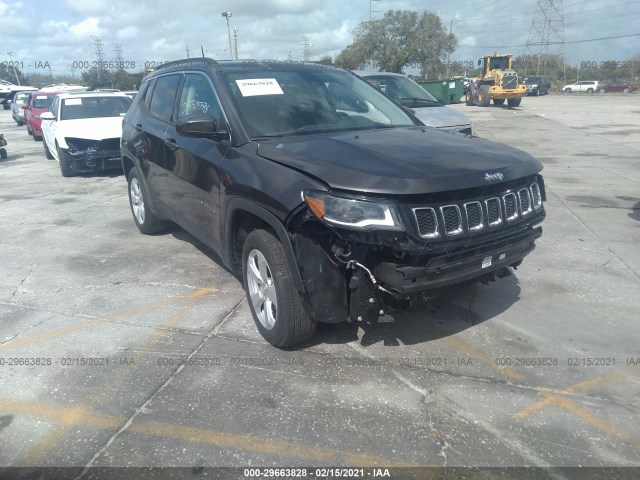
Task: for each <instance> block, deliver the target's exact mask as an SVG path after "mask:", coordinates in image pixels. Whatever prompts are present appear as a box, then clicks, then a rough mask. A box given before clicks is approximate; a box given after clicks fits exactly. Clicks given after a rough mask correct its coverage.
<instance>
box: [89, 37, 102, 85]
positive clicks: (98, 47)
mask: <svg viewBox="0 0 640 480" xmlns="http://www.w3.org/2000/svg"><path fill="white" fill-rule="evenodd" d="M91 39H92V40H93V42H92V43H91V46H92V47H93V55H94V56H95V57H96V61H97V63H98V68H97V71H98V72H97V73H98V87H101V86H102V84H101V80H102V79H101V78H100V77H101V76H102V75H101V72H102V71H103V70H104V52H103V51H102V37H101V36H98V35H91Z"/></svg>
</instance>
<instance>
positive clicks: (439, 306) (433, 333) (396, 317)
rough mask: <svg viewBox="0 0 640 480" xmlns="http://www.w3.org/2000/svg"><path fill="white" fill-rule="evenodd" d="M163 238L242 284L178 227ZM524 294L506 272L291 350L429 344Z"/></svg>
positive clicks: (326, 326)
mask: <svg viewBox="0 0 640 480" xmlns="http://www.w3.org/2000/svg"><path fill="white" fill-rule="evenodd" d="M164 234H170V235H172V236H173V237H174V238H176V239H177V240H180V241H182V242H188V243H190V244H191V245H193V246H194V247H196V248H197V249H198V250H200V251H201V252H202V253H203V254H204V255H206V256H207V257H208V258H209V259H210V260H211V261H213V262H215V263H216V264H217V265H218V266H219V267H221V268H224V270H225V271H227V272H228V273H229V274H230V275H232V276H233V277H234V278H236V279H237V280H238V281H239V282H240V283H242V278H241V277H240V276H239V275H237V273H236V272H232V271H230V270H229V269H228V268H227V267H226V266H225V265H224V263H223V262H222V260H221V258H220V256H218V254H217V253H215V252H214V251H213V250H212V249H211V248H209V247H208V246H206V245H205V244H204V243H202V242H201V241H200V240H198V239H197V238H195V237H194V236H192V235H191V234H190V233H188V232H187V231H186V230H184V229H183V228H181V227H180V226H179V225H177V224H175V223H171V224H170V227H169V228H168V229H167V230H166V231H165V232H164ZM520 290H521V289H520V283H519V281H518V277H517V276H516V275H515V274H514V273H513V271H512V270H511V269H505V270H504V274H503V276H502V278H496V281H495V282H489V283H488V284H483V283H473V282H467V283H463V284H460V285H455V286H453V287H451V288H450V289H448V290H446V291H444V292H443V293H442V295H440V296H439V297H437V298H435V299H433V300H430V301H428V302H426V303H424V304H422V305H420V306H416V307H414V308H413V309H412V310H409V311H395V312H390V313H388V314H385V315H383V316H382V317H381V319H380V320H379V321H378V322H351V323H347V322H342V323H334V324H330V323H318V327H317V330H316V334H315V335H314V336H313V337H312V338H311V339H310V340H308V341H307V342H304V343H301V344H298V345H295V346H293V347H291V348H290V349H287V350H302V349H305V348H309V347H314V346H317V345H320V344H347V343H350V342H354V341H357V343H358V344H359V345H360V346H363V347H368V346H370V345H374V344H378V343H382V344H383V345H385V346H400V345H415V344H420V343H426V342H429V341H432V340H437V339H439V338H444V337H448V336H451V335H455V334H456V333H458V332H461V331H463V330H467V329H468V328H471V327H473V326H475V325H478V324H481V323H483V322H485V321H487V320H490V319H492V318H494V317H496V316H498V315H500V314H501V313H503V312H505V311H506V310H508V309H509V308H510V307H511V306H512V305H513V304H515V303H516V302H517V301H518V300H519V298H520Z"/></svg>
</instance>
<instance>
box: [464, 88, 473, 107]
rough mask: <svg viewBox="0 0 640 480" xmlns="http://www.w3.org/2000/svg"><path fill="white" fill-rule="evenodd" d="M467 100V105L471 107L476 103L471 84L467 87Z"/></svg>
mask: <svg viewBox="0 0 640 480" xmlns="http://www.w3.org/2000/svg"><path fill="white" fill-rule="evenodd" d="M465 101H466V104H467V106H469V107H473V106H474V105H475V103H474V102H473V92H472V90H471V86H469V88H467V92H466V93H465Z"/></svg>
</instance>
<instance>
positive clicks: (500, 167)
mask: <svg viewBox="0 0 640 480" xmlns="http://www.w3.org/2000/svg"><path fill="white" fill-rule="evenodd" d="M258 155H260V156H261V157H264V158H267V159H269V160H272V161H274V162H278V163H280V164H283V165H287V166H289V167H292V168H295V169H297V170H299V171H301V172H305V173H307V174H309V175H311V176H313V177H315V178H317V179H319V180H321V181H323V182H324V183H326V184H327V185H328V186H329V187H330V188H332V189H340V190H350V191H356V192H362V193H378V194H388V195H394V194H395V195H398V194H421V193H436V192H444V191H451V190H460V189H464V188H472V187H481V186H487V185H491V184H492V183H500V182H506V181H509V180H515V179H518V178H522V177H526V176H528V175H532V174H535V173H538V172H540V171H541V170H542V164H541V163H540V162H539V161H538V160H536V159H535V158H534V157H532V156H531V155H529V154H528V153H526V152H523V151H522V150H518V149H517V148H513V147H509V146H506V145H502V144H500V143H496V142H491V141H489V140H484V139H481V138H478V137H470V136H463V135H459V134H455V133H447V132H441V131H437V130H435V129H432V128H423V127H417V128H416V127H409V128H386V129H379V130H367V131H362V132H349V133H335V134H323V135H319V134H314V135H303V136H292V137H283V138H280V139H278V140H277V141H276V140H273V141H271V140H269V141H266V142H261V143H260V144H259V145H258ZM487 174H489V175H487Z"/></svg>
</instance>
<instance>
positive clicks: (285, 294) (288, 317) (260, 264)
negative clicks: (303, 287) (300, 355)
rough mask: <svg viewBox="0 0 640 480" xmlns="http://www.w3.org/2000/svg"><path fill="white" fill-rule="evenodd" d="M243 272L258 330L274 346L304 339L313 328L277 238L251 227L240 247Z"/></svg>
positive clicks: (291, 343)
mask: <svg viewBox="0 0 640 480" xmlns="http://www.w3.org/2000/svg"><path fill="white" fill-rule="evenodd" d="M242 272H243V280H244V288H245V291H246V292H247V300H248V301H249V308H250V309H251V313H252V314H253V319H254V321H255V323H256V326H257V328H258V331H259V332H260V334H261V335H262V336H263V338H264V339H265V340H266V341H267V342H269V343H270V344H271V345H273V346H274V347H286V346H289V345H293V344H296V343H300V342H303V341H304V340H307V339H308V338H310V337H311V336H312V335H313V334H314V333H315V331H316V325H317V324H316V322H315V321H314V320H313V319H312V318H311V317H309V315H308V314H307V312H306V310H305V309H304V306H303V305H302V299H301V298H300V294H299V293H298V291H297V290H296V288H295V287H294V285H293V281H292V278H291V277H292V274H291V266H290V265H289V262H288V261H287V258H286V255H285V251H284V248H283V247H282V244H281V243H280V242H279V241H278V239H277V238H276V237H275V236H274V235H273V234H271V233H270V232H268V231H266V230H254V231H252V232H251V233H250V234H249V235H248V236H247V239H246V240H245V242H244V245H243V248H242Z"/></svg>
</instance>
